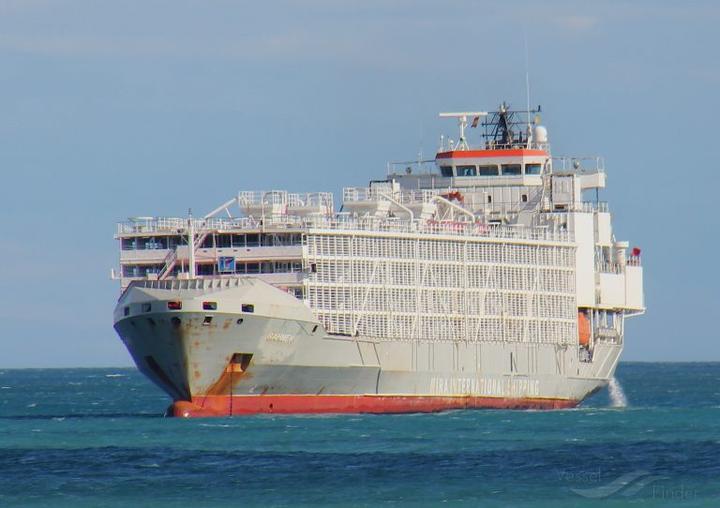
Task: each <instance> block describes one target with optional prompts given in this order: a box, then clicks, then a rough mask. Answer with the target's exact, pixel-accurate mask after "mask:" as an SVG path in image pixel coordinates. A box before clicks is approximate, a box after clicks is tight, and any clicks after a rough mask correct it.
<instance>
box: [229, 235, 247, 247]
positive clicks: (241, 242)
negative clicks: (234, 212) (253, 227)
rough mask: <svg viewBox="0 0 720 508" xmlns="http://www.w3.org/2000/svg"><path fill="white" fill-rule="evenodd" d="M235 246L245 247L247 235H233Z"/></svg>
mask: <svg viewBox="0 0 720 508" xmlns="http://www.w3.org/2000/svg"><path fill="white" fill-rule="evenodd" d="M232 246H233V247H245V235H232Z"/></svg>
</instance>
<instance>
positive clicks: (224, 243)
mask: <svg viewBox="0 0 720 508" xmlns="http://www.w3.org/2000/svg"><path fill="white" fill-rule="evenodd" d="M215 246H216V247H217V248H219V249H227V248H229V247H230V235H227V234H225V235H217V237H216V238H215Z"/></svg>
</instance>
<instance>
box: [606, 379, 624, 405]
mask: <svg viewBox="0 0 720 508" xmlns="http://www.w3.org/2000/svg"><path fill="white" fill-rule="evenodd" d="M608 391H609V392H610V405H611V406H612V407H627V405H628V401H627V397H625V392H624V391H623V389H622V385H621V384H620V381H618V380H617V378H615V377H613V378H612V379H611V380H610V383H609V384H608Z"/></svg>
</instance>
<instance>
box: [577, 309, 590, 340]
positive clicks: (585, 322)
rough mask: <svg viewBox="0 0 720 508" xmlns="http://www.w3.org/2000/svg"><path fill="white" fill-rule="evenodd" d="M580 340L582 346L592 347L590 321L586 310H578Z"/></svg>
mask: <svg viewBox="0 0 720 508" xmlns="http://www.w3.org/2000/svg"><path fill="white" fill-rule="evenodd" d="M578 340H579V342H580V345H581V346H586V347H587V346H589V345H590V319H589V318H588V316H587V313H586V312H585V311H584V310H578Z"/></svg>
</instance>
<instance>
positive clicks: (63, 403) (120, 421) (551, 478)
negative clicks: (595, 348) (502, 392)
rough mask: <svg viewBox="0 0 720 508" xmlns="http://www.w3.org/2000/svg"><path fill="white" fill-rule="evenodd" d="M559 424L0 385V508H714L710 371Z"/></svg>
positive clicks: (628, 387) (103, 385)
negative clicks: (252, 407) (176, 412)
mask: <svg viewBox="0 0 720 508" xmlns="http://www.w3.org/2000/svg"><path fill="white" fill-rule="evenodd" d="M618 379H619V380H620V383H621V385H622V387H623V388H624V391H625V393H626V395H627V399H628V401H629V406H628V407H627V408H623V409H613V408H610V407H609V405H610V401H609V398H608V394H607V392H601V393H598V394H597V395H596V396H594V397H593V398H592V399H590V400H588V401H587V402H586V403H585V404H584V405H583V407H582V408H580V409H575V410H568V411H550V412H543V411H453V412H447V413H440V414H427V415H396V416H374V415H351V416H256V417H242V418H234V419H232V418H228V419H208V420H181V419H168V418H162V417H161V415H162V413H163V410H164V409H165V407H166V406H167V405H168V403H169V400H168V399H167V398H166V397H165V396H164V395H163V394H162V393H161V392H160V391H159V390H158V389H156V388H155V387H154V386H152V385H151V384H149V382H147V381H146V380H145V378H143V377H142V376H141V375H139V374H138V373H136V372H135V371H134V370H130V369H127V370H125V369H64V370H4V371H0V387H1V388H0V506H52V507H57V506H73V507H75V506H191V507H203V506H228V505H231V506H235V505H238V506H240V505H244V506H268V505H275V506H288V505H292V506H298V505H307V506H311V505H312V506H314V505H328V506H329V505H343V506H347V505H352V506H374V505H378V504H383V505H388V506H436V505H440V504H445V505H449V506H455V505H462V506H548V507H561V506H573V507H574V506H596V505H602V506H606V505H607V506H628V505H630V506H642V507H652V506H720V364H719V363H695V364H641V363H623V364H621V365H620V367H619V369H618Z"/></svg>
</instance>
